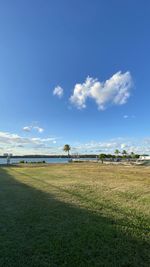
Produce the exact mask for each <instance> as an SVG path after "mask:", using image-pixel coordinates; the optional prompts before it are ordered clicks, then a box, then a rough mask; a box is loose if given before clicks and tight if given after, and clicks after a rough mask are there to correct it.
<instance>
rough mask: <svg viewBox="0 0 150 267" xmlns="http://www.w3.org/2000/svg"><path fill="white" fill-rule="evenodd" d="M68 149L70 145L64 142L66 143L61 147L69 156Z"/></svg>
mask: <svg viewBox="0 0 150 267" xmlns="http://www.w3.org/2000/svg"><path fill="white" fill-rule="evenodd" d="M70 149H71V147H70V146H69V145H68V144H66V145H64V147H63V150H64V151H65V152H68V158H69V156H70V155H69V151H70Z"/></svg>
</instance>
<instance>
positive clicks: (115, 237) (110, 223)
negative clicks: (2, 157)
mask: <svg viewBox="0 0 150 267" xmlns="http://www.w3.org/2000/svg"><path fill="white" fill-rule="evenodd" d="M149 185H150V168H149V167H122V166H103V165H101V164H96V163H95V164H94V163H93V164H84V163H83V164H60V165H50V166H49V165H48V166H45V167H42V166H41V167H40V166H38V167H30V166H27V167H9V168H0V267H3V266H4V267H30V266H34V267H43V266H44V267H45V266H49V267H57V266H68V267H80V266H85V267H88V266H89V267H94V266H114V267H115V266H116V267H120V266H122V267H123V266H124V267H129V266H133V267H134V266H137V267H141V266H150V257H149V255H150V235H149V230H150V216H149V215H150V194H149V193H150V191H149V189H150V187H149Z"/></svg>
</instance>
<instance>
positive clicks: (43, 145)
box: [0, 132, 57, 155]
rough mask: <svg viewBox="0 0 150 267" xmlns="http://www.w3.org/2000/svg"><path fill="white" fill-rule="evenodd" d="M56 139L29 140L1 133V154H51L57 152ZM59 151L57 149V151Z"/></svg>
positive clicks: (35, 138) (34, 138)
mask: <svg viewBox="0 0 150 267" xmlns="http://www.w3.org/2000/svg"><path fill="white" fill-rule="evenodd" d="M56 140H57V138H56V137H47V138H38V137H33V138H27V137H23V136H20V135H18V134H13V133H9V132H0V153H1V154H3V153H5V152H11V153H13V154H18V155H19V154H39V153H41V154H45V153H47V154H50V153H52V152H54V151H55V148H54V144H55V143H56ZM56 150H57V149H56Z"/></svg>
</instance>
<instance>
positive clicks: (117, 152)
mask: <svg viewBox="0 0 150 267" xmlns="http://www.w3.org/2000/svg"><path fill="white" fill-rule="evenodd" d="M119 153H120V151H119V150H118V149H116V150H115V154H116V159H117V161H118V155H119Z"/></svg>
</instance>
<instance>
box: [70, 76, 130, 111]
mask: <svg viewBox="0 0 150 267" xmlns="http://www.w3.org/2000/svg"><path fill="white" fill-rule="evenodd" d="M132 85H133V82H132V77H131V74H130V72H129V71H127V72H125V73H121V71H119V72H117V73H116V74H114V75H113V76H112V77H111V78H110V79H108V80H106V81H105V82H100V81H98V79H94V78H91V77H87V79H86V80H85V82H84V83H82V84H80V83H79V84H76V85H75V87H74V91H73V94H72V96H71V97H70V101H71V103H73V104H74V105H75V106H76V107H77V108H79V109H82V108H86V101H87V99H88V98H92V99H94V100H95V102H96V103H97V105H98V108H99V109H101V110H104V109H106V108H107V107H108V106H109V105H123V104H125V103H126V102H127V100H128V98H129V97H130V90H131V88H132Z"/></svg>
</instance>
